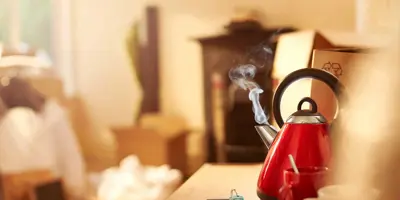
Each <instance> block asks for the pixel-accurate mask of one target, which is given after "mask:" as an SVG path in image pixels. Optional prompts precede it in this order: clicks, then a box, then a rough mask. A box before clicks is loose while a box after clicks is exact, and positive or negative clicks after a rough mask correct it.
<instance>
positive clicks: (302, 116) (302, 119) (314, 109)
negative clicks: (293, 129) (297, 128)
mask: <svg viewBox="0 0 400 200" xmlns="http://www.w3.org/2000/svg"><path fill="white" fill-rule="evenodd" d="M306 102H307V103H309V104H310V106H311V109H302V108H301V107H302V106H303V104H304V103H306ZM326 122H327V120H326V118H325V117H324V116H323V115H321V114H320V113H319V112H318V106H317V104H316V103H315V101H314V100H313V99H311V98H310V97H304V98H303V99H301V101H300V102H299V104H298V105H297V111H296V112H295V113H293V114H292V115H291V116H290V117H289V118H288V119H287V120H286V123H291V124H321V123H326Z"/></svg>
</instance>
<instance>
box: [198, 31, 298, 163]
mask: <svg viewBox="0 0 400 200" xmlns="http://www.w3.org/2000/svg"><path fill="white" fill-rule="evenodd" d="M278 30H279V32H280V33H284V32H290V31H293V29H290V28H288V29H264V30H258V31H240V32H233V33H227V34H224V35H218V36H215V37H207V38H200V39H198V41H199V42H200V44H201V47H202V54H203V73H204V97H205V121H206V137H207V142H208V158H207V160H208V162H216V161H217V159H216V148H215V132H214V130H213V129H214V128H213V127H214V120H215V119H214V116H213V108H212V105H213V102H212V101H213V100H212V99H213V98H212V80H211V77H212V74H213V73H220V74H221V76H222V77H223V78H224V79H225V80H224V83H225V85H224V86H223V87H222V88H223V94H224V95H222V96H223V98H224V99H223V102H224V104H228V102H233V105H231V106H229V108H228V105H226V106H224V107H225V109H224V116H225V119H224V122H225V123H224V124H225V128H224V129H225V145H224V146H225V147H224V151H225V157H226V161H227V162H261V161H263V160H264V159H265V155H266V149H265V147H264V145H263V144H262V142H261V140H260V138H259V136H258V134H257V132H256V131H255V130H254V125H256V123H255V121H254V115H253V112H252V104H251V102H250V100H248V91H244V90H236V91H235V94H234V95H233V96H232V95H229V92H228V88H229V87H230V85H231V84H232V83H231V81H230V80H229V77H228V72H229V70H230V69H232V68H233V67H236V66H237V65H238V64H247V63H252V62H254V60H256V62H254V63H257V64H256V65H258V66H257V67H260V68H259V69H258V71H257V74H256V77H255V80H256V82H257V83H258V84H259V85H260V86H261V88H262V89H263V90H264V93H263V94H262V96H261V104H262V105H263V106H265V109H266V112H267V113H269V111H270V104H271V99H272V79H271V77H270V75H271V69H272V60H273V52H274V50H275V47H276V43H275V42H274V41H271V40H270V38H271V36H273V35H274V34H276V33H277V31H278ZM264 47H268V48H270V50H271V52H272V54H268V55H263V54H262V52H263V49H262V48H264ZM264 52H265V51H264ZM261 65H263V67H261ZM232 98H233V99H232Z"/></svg>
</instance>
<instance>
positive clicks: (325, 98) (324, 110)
mask: <svg viewBox="0 0 400 200" xmlns="http://www.w3.org/2000/svg"><path fill="white" fill-rule="evenodd" d="M367 56H369V54H368V53H367V50H366V49H357V48H339V49H316V50H314V53H313V61H312V67H313V68H317V69H322V70H325V71H328V72H329V73H331V74H333V75H335V76H336V78H338V79H339V81H340V82H341V83H342V84H343V85H344V86H346V85H347V84H348V82H349V78H350V77H351V76H352V74H351V73H349V72H350V71H351V68H352V65H353V63H354V61H356V60H357V59H366V57H367ZM353 76H354V74H353ZM311 98H312V99H314V101H315V102H316V103H317V105H318V112H320V113H321V114H322V115H323V116H324V117H325V118H326V119H327V120H328V121H331V120H333V119H334V117H335V114H336V110H337V108H338V107H337V106H338V105H337V101H336V97H335V94H334V93H333V91H332V90H331V89H330V88H329V87H328V86H327V85H326V84H324V83H323V82H321V81H318V80H312V84H311Z"/></svg>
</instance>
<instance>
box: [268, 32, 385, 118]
mask: <svg viewBox="0 0 400 200" xmlns="http://www.w3.org/2000/svg"><path fill="white" fill-rule="evenodd" d="M382 38H383V37H382V35H370V34H369V35H366V34H357V33H352V32H337V31H315V30H303V31H298V32H293V33H287V34H283V35H281V36H280V37H279V39H278V44H277V49H276V54H275V59H274V65H273V67H274V69H273V73H272V78H273V79H274V85H275V86H278V84H279V83H280V82H281V81H282V80H283V79H284V78H285V77H286V76H287V75H288V74H289V73H291V72H293V71H295V70H298V69H302V68H307V67H316V68H322V67H323V65H324V64H325V63H329V62H331V63H338V62H339V63H340V65H341V67H342V68H346V67H348V65H349V64H350V63H351V62H352V60H354V59H356V58H357V57H358V56H359V55H361V54H360V53H357V52H358V51H359V50H360V49H354V48H351V49H349V48H347V47H362V48H363V49H367V48H371V47H378V46H380V45H382V44H384V42H383V41H384V40H383V39H382ZM314 50H315V52H316V53H315V56H313V52H314ZM335 65H336V64H335ZM344 75H346V73H344ZM344 75H343V76H344ZM339 79H340V81H342V82H343V83H344V84H346V81H345V80H344V77H342V76H341V77H339ZM313 82H314V86H312V84H313ZM315 82H316V81H312V80H311V79H303V80H299V81H296V82H295V83H293V84H292V85H290V86H289V87H288V88H287V89H286V91H285V94H284V95H283V97H282V101H281V112H282V117H283V119H284V120H286V119H287V118H288V117H289V116H290V115H291V114H293V113H294V112H295V111H296V110H297V104H298V102H299V101H300V100H301V99H302V98H303V97H307V96H311V97H312V98H317V99H316V101H317V104H318V107H319V110H321V109H322V114H323V115H324V116H327V119H328V120H330V119H332V118H333V116H334V114H332V113H334V112H335V111H334V110H335V106H336V102H335V100H334V98H333V93H332V92H331V91H330V89H329V88H328V87H327V86H321V85H318V84H317V83H315ZM317 82H318V81H317ZM316 84H317V85H318V86H316ZM312 87H314V88H313V89H312ZM316 95H317V96H316ZM324 97H325V99H323V98H324ZM328 99H329V101H327V100H328ZM332 102H333V103H332ZM328 107H329V108H328Z"/></svg>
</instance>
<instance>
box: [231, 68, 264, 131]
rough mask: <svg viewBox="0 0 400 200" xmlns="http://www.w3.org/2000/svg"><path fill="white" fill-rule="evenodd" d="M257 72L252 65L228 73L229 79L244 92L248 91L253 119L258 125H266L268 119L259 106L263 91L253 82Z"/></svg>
mask: <svg viewBox="0 0 400 200" xmlns="http://www.w3.org/2000/svg"><path fill="white" fill-rule="evenodd" d="M256 72H257V68H256V66H254V65H252V64H246V65H240V66H238V67H236V68H233V69H231V70H230V71H229V78H230V79H231V81H232V82H234V83H235V84H237V85H238V86H239V87H241V88H242V89H244V90H250V92H249V99H250V101H251V102H252V104H253V112H254V119H255V121H256V122H257V123H258V124H267V123H268V117H267V115H266V114H265V112H264V109H262V107H261V104H260V94H261V93H263V92H264V91H263V90H262V89H261V88H260V86H259V85H258V84H257V83H256V82H254V81H253V78H254V76H255V74H256Z"/></svg>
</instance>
